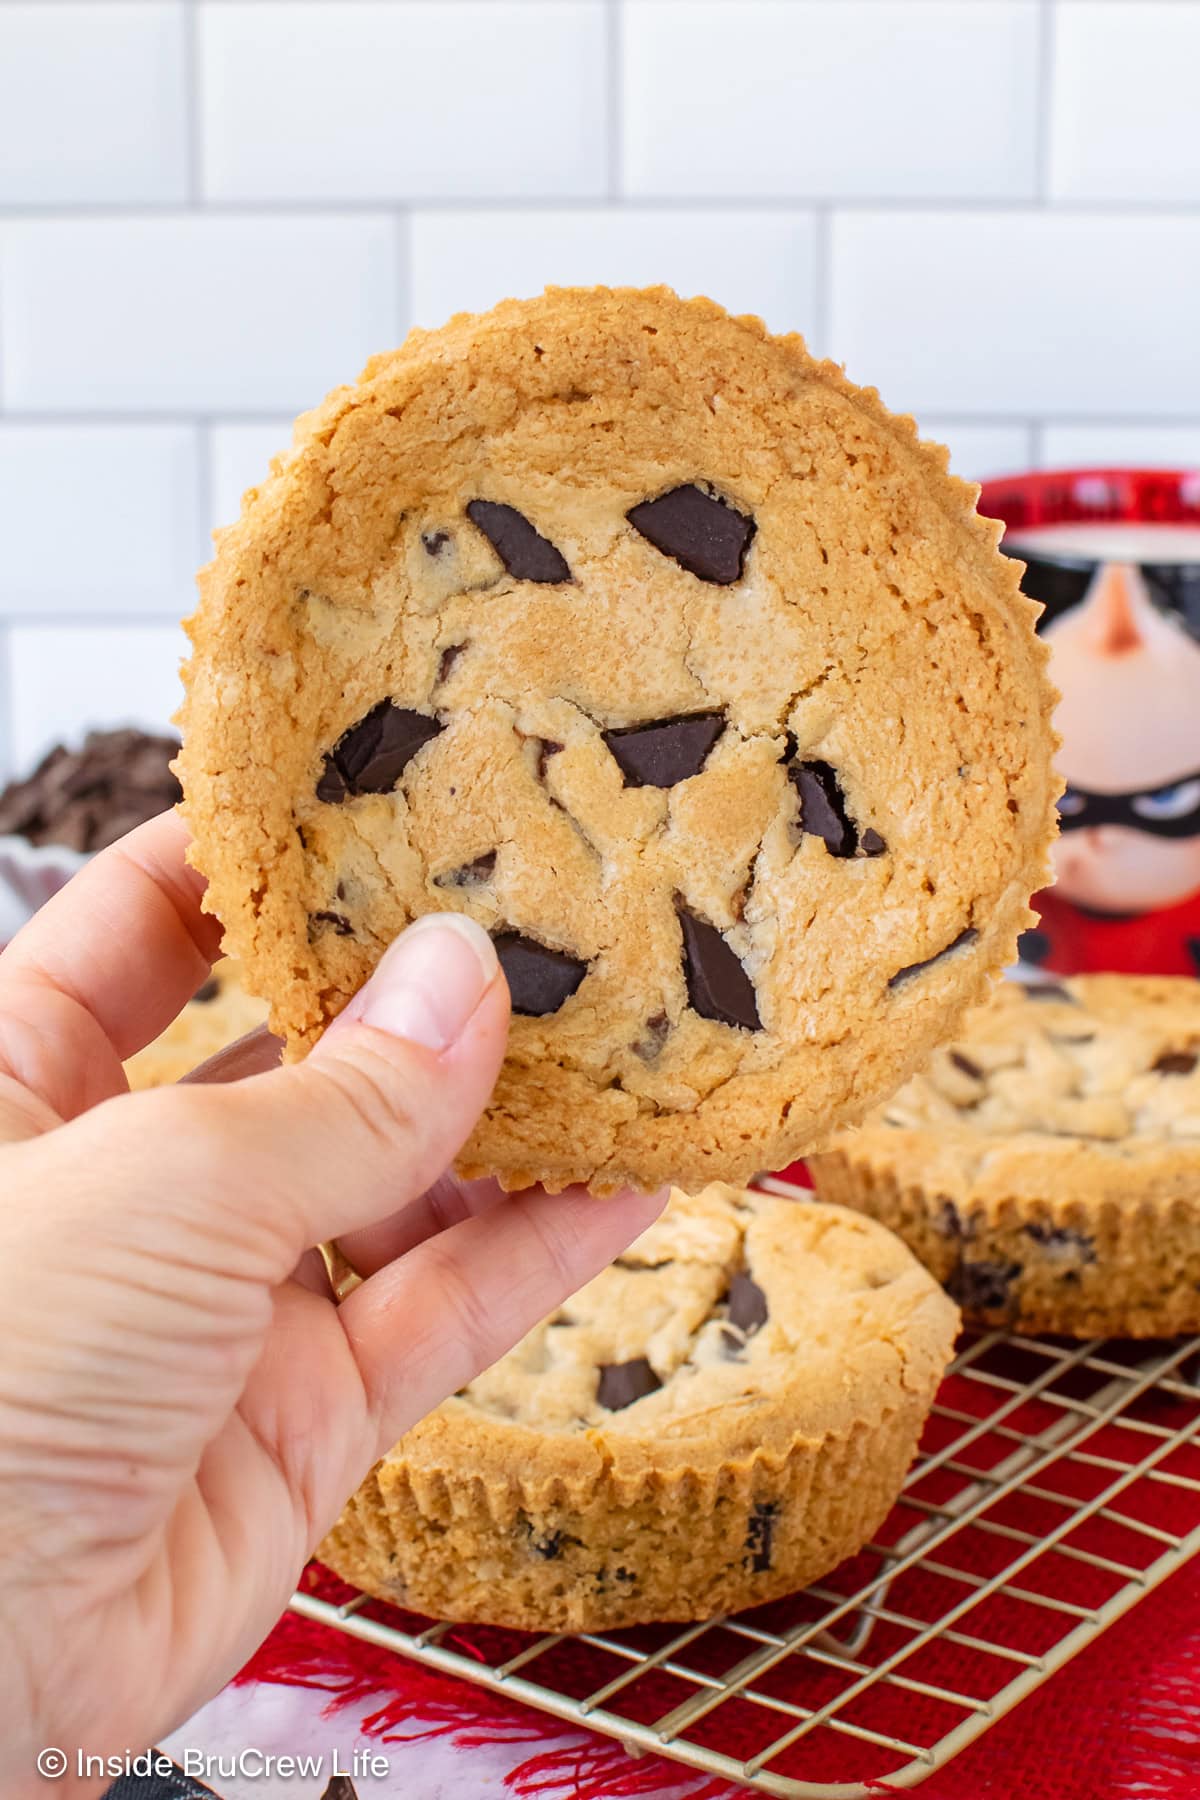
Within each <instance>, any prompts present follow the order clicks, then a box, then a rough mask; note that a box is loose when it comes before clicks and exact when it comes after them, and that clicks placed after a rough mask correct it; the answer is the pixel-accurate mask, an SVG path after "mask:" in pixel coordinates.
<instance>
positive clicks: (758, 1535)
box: [744, 1500, 779, 1575]
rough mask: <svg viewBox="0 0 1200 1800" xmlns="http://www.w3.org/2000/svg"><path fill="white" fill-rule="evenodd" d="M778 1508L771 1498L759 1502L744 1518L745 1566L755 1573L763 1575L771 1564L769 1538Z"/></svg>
mask: <svg viewBox="0 0 1200 1800" xmlns="http://www.w3.org/2000/svg"><path fill="white" fill-rule="evenodd" d="M778 1517H779V1508H778V1506H777V1505H776V1504H775V1502H774V1501H773V1500H769V1501H766V1502H759V1504H757V1505H756V1506H755V1507H754V1508H753V1510H752V1511H751V1514H750V1517H749V1518H748V1519H747V1520H746V1555H745V1558H744V1561H745V1563H746V1566H747V1567H748V1568H749V1569H750V1570H751V1571H752V1572H753V1573H754V1574H755V1575H764V1574H765V1573H766V1571H767V1570H768V1569H769V1568H770V1566H771V1540H772V1538H773V1537H774V1535H775V1521H776V1519H777V1518H778Z"/></svg>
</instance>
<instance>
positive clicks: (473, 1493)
mask: <svg viewBox="0 0 1200 1800" xmlns="http://www.w3.org/2000/svg"><path fill="white" fill-rule="evenodd" d="M957 1320H958V1314H957V1311H956V1309H955V1308H954V1307H953V1306H952V1305H951V1303H950V1301H949V1300H948V1299H947V1298H946V1296H945V1294H944V1293H943V1292H942V1290H941V1289H940V1288H939V1287H938V1286H937V1284H936V1282H934V1281H933V1280H932V1279H931V1278H930V1276H929V1275H928V1274H927V1273H926V1271H925V1270H924V1269H922V1268H921V1267H920V1265H919V1264H918V1263H917V1261H916V1259H915V1258H914V1257H913V1256H912V1255H910V1253H909V1252H908V1251H907V1250H906V1249H905V1247H904V1245H903V1244H901V1243H900V1242H899V1240H898V1239H896V1238H895V1237H893V1236H892V1235H891V1233H890V1232H887V1231H884V1230H883V1229H882V1228H881V1227H880V1226H878V1225H876V1224H874V1223H873V1222H872V1221H871V1220H869V1219H864V1218H862V1217H861V1216H860V1215H858V1214H855V1213H849V1212H846V1211H845V1210H843V1209H842V1208H840V1207H832V1206H823V1205H820V1204H817V1203H815V1202H813V1203H804V1202H798V1201H791V1200H780V1199H775V1198H772V1197H770V1196H768V1195H764V1194H754V1193H744V1192H741V1191H738V1190H736V1189H733V1188H727V1187H722V1186H713V1187H710V1188H707V1189H706V1190H705V1191H704V1192H703V1193H701V1194H699V1195H696V1196H695V1197H691V1198H689V1197H688V1196H686V1195H683V1194H680V1193H678V1192H676V1193H675V1194H674V1195H673V1196H672V1199H671V1203H670V1205H669V1207H668V1209H667V1211H666V1212H665V1213H664V1215H663V1217H662V1218H661V1219H660V1220H659V1221H658V1223H657V1224H655V1225H653V1226H652V1227H651V1228H650V1230H649V1231H648V1232H646V1233H645V1234H644V1236H642V1237H641V1238H639V1239H638V1241H637V1242H636V1243H635V1244H634V1245H633V1247H632V1248H631V1249H629V1250H627V1251H626V1253H625V1255H624V1256H623V1257H621V1258H620V1259H619V1260H618V1261H617V1262H615V1263H614V1264H612V1265H611V1267H609V1268H608V1269H606V1270H605V1271H604V1273H603V1274H601V1275H599V1276H597V1278H596V1279H595V1280H594V1281H592V1282H590V1283H589V1284H588V1286H587V1287H585V1288H583V1289H582V1290H581V1292H579V1293H578V1294H576V1295H574V1297H573V1298H572V1299H571V1300H569V1301H568V1302H567V1304H566V1305H565V1306H564V1307H563V1308H562V1310H561V1311H560V1312H558V1313H555V1314H554V1315H553V1317H552V1318H549V1319H547V1320H545V1321H544V1323H543V1324H541V1325H539V1326H538V1327H537V1328H536V1329H535V1330H534V1331H532V1332H530V1334H529V1336H528V1337H526V1338H525V1339H524V1340H523V1341H522V1342H521V1343H520V1344H518V1345H517V1347H516V1348H515V1349H514V1350H511V1351H510V1352H509V1354H508V1355H507V1356H505V1357H503V1358H502V1359H501V1360H500V1361H499V1362H498V1363H496V1364H495V1366H494V1367H493V1368H491V1369H488V1370H487V1371H486V1373H484V1374H483V1375H480V1376H479V1377H478V1379H477V1380H475V1381H473V1382H471V1384H470V1385H469V1386H468V1387H466V1388H464V1389H463V1390H462V1391H461V1392H460V1393H459V1394H456V1395H455V1396H454V1397H453V1399H450V1400H447V1401H446V1402H445V1404H444V1405H442V1406H440V1407H438V1409H437V1411H436V1412H434V1413H433V1414H431V1416H430V1417H429V1418H427V1419H425V1420H423V1421H422V1422H421V1423H420V1424H419V1425H417V1426H415V1427H414V1428H413V1430H412V1431H410V1432H409V1433H408V1434H407V1436H405V1437H404V1438H403V1439H402V1440H401V1442H400V1443H399V1444H398V1445H397V1446H396V1448H395V1449H394V1450H393V1451H392V1452H391V1453H390V1455H388V1456H385V1457H384V1458H383V1460H382V1461H381V1462H380V1463H379V1464H377V1466H376V1468H375V1469H374V1471H373V1472H372V1474H371V1475H370V1477H369V1478H368V1479H367V1481H366V1482H364V1484H363V1486H362V1487H361V1488H360V1489H359V1491H358V1493H357V1494H356V1495H355V1496H354V1497H353V1499H352V1500H351V1501H350V1502H349V1504H348V1505H347V1507H346V1509H345V1511H344V1513H343V1515H342V1518H341V1520H340V1522H339V1524H338V1525H337V1526H336V1528H335V1529H334V1531H333V1532H332V1533H331V1534H330V1536H329V1537H328V1538H327V1539H326V1541H325V1543H324V1545H323V1546H322V1548H321V1550H320V1551H319V1553H318V1554H319V1555H320V1556H321V1557H322V1559H323V1560H324V1561H325V1562H326V1563H328V1565H329V1566H330V1567H331V1568H332V1569H334V1570H335V1571H336V1572H337V1573H338V1574H339V1575H341V1576H342V1577H343V1578H344V1579H345V1580H347V1581H350V1582H353V1583H354V1584H355V1585H356V1586H358V1587H361V1588H364V1589H366V1590H367V1591H368V1592H370V1593H373V1594H377V1595H379V1596H380V1597H381V1598H384V1599H390V1600H395V1601H397V1602H400V1603H402V1604H403V1605H405V1606H408V1607H411V1608H413V1609H414V1610H416V1611H419V1612H425V1613H433V1614H437V1615H438V1616H440V1617H443V1618H450V1619H472V1620H482V1621H484V1622H490V1623H496V1624H504V1625H513V1626H520V1627H524V1628H529V1629H537V1630H545V1631H557V1630H566V1631H581V1630H588V1629H591V1628H594V1627H599V1626H607V1625H630V1624H636V1623H639V1622H641V1621H646V1620H652V1619H699V1618H707V1617H710V1616H711V1615H713V1614H715V1613H718V1612H723V1611H725V1610H727V1609H732V1608H736V1607H741V1606H749V1605H754V1604H756V1603H757V1602H758V1601H761V1600H769V1599H772V1598H773V1597H775V1596H776V1595H779V1594H784V1593H788V1592H790V1591H791V1590H793V1589H795V1588H798V1587H803V1586H805V1585H806V1584H807V1583H809V1582H812V1581H815V1580H816V1579H817V1578H818V1577H819V1576H821V1575H823V1574H825V1573H826V1571H827V1570H829V1569H831V1568H833V1567H834V1566H835V1565H836V1564H838V1563H839V1562H841V1561H843V1560H844V1558H846V1557H848V1556H850V1555H852V1554H853V1553H854V1552H855V1551H856V1550H858V1549H859V1548H860V1547H861V1546H862V1545H863V1544H864V1543H865V1542H866V1541H867V1540H868V1539H869V1538H870V1537H871V1535H872V1534H873V1532H874V1531H875V1530H876V1528H877V1527H878V1526H879V1524H880V1523H881V1521H882V1520H883V1519H884V1518H885V1517H886V1515H887V1513H888V1511H889V1510H890V1508H891V1506H892V1504H893V1502H894V1501H895V1498H896V1495H897V1494H898V1492H899V1490H900V1486H901V1483H902V1481H903V1479H904V1475H905V1472H906V1471H907V1469H908V1466H909V1464H910V1462H911V1461H912V1458H913V1455H914V1453H915V1451H916V1448H917V1440H918V1438H919V1436H920V1432H921V1427H922V1424H923V1422H924V1420H925V1417H926V1414H927V1412H928V1410H929V1407H930V1405H931V1404H932V1401H933V1397H934V1394H935V1391H936V1389H937V1385H938V1382H939V1381H940V1379H941V1376H942V1372H943V1370H944V1368H945V1366H946V1364H947V1362H948V1361H949V1359H950V1355H951V1352H952V1349H953V1345H954V1336H955V1329H956V1325H957Z"/></svg>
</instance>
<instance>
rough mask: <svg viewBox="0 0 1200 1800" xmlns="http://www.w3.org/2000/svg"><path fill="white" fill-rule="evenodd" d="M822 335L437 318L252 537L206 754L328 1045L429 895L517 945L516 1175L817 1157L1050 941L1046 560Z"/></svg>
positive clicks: (290, 1028) (230, 615) (505, 1080)
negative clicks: (1009, 529) (1000, 972)
mask: <svg viewBox="0 0 1200 1800" xmlns="http://www.w3.org/2000/svg"><path fill="white" fill-rule="evenodd" d="M973 500H974V490H973V489H970V488H968V487H966V486H964V485H963V484H962V483H960V482H958V481H955V480H953V479H951V478H950V476H948V475H947V473H946V454H945V452H944V451H943V450H941V449H938V448H936V447H933V446H930V445H923V444H921V443H919V442H918V440H917V437H916V434H915V431H914V428H913V425H912V423H911V421H910V420H903V419H895V418H893V417H891V416H890V415H889V414H888V413H887V412H886V411H885V410H884V408H883V407H882V406H881V405H880V403H879V401H878V399H877V397H876V395H875V394H874V393H873V392H872V391H869V390H862V389H858V388H855V387H853V386H851V384H850V383H849V382H847V381H846V380H845V379H844V377H843V375H842V373H841V371H840V370H839V369H837V368H835V367H834V366H833V365H832V364H829V363H816V362H813V361H812V360H811V358H809V356H808V355H807V354H806V352H805V350H804V346H803V344H802V342H801V340H800V339H799V338H794V337H793V338H772V337H770V336H768V334H767V332H766V331H765V330H764V328H763V326H762V325H761V324H760V323H759V322H758V321H757V320H754V319H734V318H730V317H728V316H727V315H726V314H724V313H723V312H722V311H721V310H720V309H719V308H718V307H716V306H714V305H712V304H711V303H710V302H708V301H692V302H686V303H685V302H683V301H680V300H679V299H677V298H676V297H675V295H673V294H672V293H670V292H669V291H668V290H666V289H654V290H650V291H648V292H634V291H610V290H603V289H601V290H572V291H551V292H549V293H548V294H546V295H545V296H543V297H542V298H541V299H539V300H535V301H529V302H515V301H509V302H506V303H505V304H504V305H502V306H500V307H497V308H496V310H495V311H494V312H492V313H489V314H486V315H484V316H483V317H480V318H469V317H467V316H465V315H464V316H460V317H458V318H456V319H454V320H452V321H451V323H450V324H449V325H447V326H446V327H445V328H444V329H443V330H441V331H436V332H423V331H417V332H414V333H413V334H412V335H411V336H410V338H409V339H408V341H407V343H406V344H405V345H404V347H403V348H402V349H401V350H399V351H396V352H394V353H393V354H390V355H385V356H379V357H377V358H375V359H374V361H372V362H371V363H370V364H368V366H367V368H366V370H365V372H364V374H363V376H362V378H361V380H360V381H359V383H358V384H357V386H355V387H352V388H342V389H339V390H338V391H337V392H335V393H334V394H332V395H331V396H330V397H329V398H328V399H327V400H326V402H325V403H324V405H323V406H321V407H320V408H319V409H318V410H317V411H316V412H314V413H311V414H309V415H308V416H307V417H306V418H304V419H302V420H301V421H300V424H299V426H298V428H297V434H296V439H295V444H294V446H293V448H292V449H291V451H290V452H289V453H288V454H286V455H285V456H284V457H282V458H281V459H278V460H277V461H276V463H275V464H274V465H273V471H272V474H271V476H270V477H269V479H268V480H266V481H265V482H264V483H263V485H262V486H261V487H259V488H256V489H253V490H251V492H250V493H248V494H247V495H246V498H245V502H244V506H243V512H242V516H241V519H240V520H239V521H238V523H237V524H236V525H233V526H232V527H230V528H229V529H228V530H227V531H224V532H222V533H220V534H219V536H218V540H217V555H216V560H215V562H214V563H213V564H212V566H211V567H210V568H208V569H207V570H205V571H204V573H203V575H202V577H201V603H200V608H199V611H198V612H197V614H196V616H195V618H194V619H193V620H192V622H191V627H190V630H191V636H192V640H193V643H194V646H195V652H194V655H193V657H192V660H191V663H190V666H189V669H188V672H187V684H188V699H187V704H186V707H185V709H184V712H183V715H182V717H183V724H184V737H185V744H184V750H183V754H182V758H181V762H180V765H179V766H180V769H181V771H182V775H183V781H184V787H185V791H186V810H187V816H188V818H189V821H190V823H191V826H192V830H193V832H194V834H195V840H196V842H195V860H196V864H197V866H198V867H199V868H200V869H202V870H203V871H204V873H205V874H206V875H207V876H208V878H209V882H210V886H209V898H208V903H209V905H210V906H211V907H212V908H213V909H214V910H215V911H216V912H217V913H218V914H219V915H220V917H221V919H222V920H223V921H224V924H225V927H226V942H227V946H228V948H229V949H230V951H231V952H233V953H235V954H236V955H237V956H238V957H239V958H240V959H241V961H242V963H243V965H244V968H245V970H246V979H247V981H248V982H249V984H250V986H251V987H252V988H253V989H254V990H255V991H257V992H261V993H263V994H265V995H266V996H267V997H268V998H269V1000H270V1001H271V1006H272V1020H273V1025H274V1028H275V1029H276V1030H277V1031H278V1032H279V1033H280V1034H281V1035H284V1036H285V1037H286V1038H287V1039H288V1041H289V1044H290V1047H291V1053H292V1054H299V1053H302V1052H303V1051H304V1049H305V1048H306V1047H308V1046H310V1045H311V1044H312V1043H314V1042H315V1040H316V1039H317V1038H318V1037H319V1036H320V1034H321V1032H322V1031H323V1030H324V1028H325V1026H326V1025H327V1024H328V1023H329V1021H330V1019H332V1018H333V1017H334V1015H335V1014H336V1013H337V1012H338V1010H339V1009H340V1008H341V1007H342V1006H343V1005H344V1004H345V1003H346V1001H347V999H348V998H349V996H350V995H351V994H352V993H353V992H354V991H355V990H356V988H357V987H359V986H360V984H361V983H362V982H363V981H364V980H365V979H366V977H367V975H368V974H369V973H370V971H371V969H372V968H373V967H374V965H375V963H376V962H377V960H378V958H379V956H380V955H381V953H382V951H383V949H384V948H385V946H386V945H387V944H388V943H389V942H390V940H391V939H392V938H394V937H395V935H396V934H397V933H398V932H399V931H400V930H401V929H402V928H403V927H404V926H405V924H407V923H408V922H409V921H410V920H411V919H412V918H414V917H415V916H416V915H418V914H420V913H424V912H428V911H430V910H431V909H434V908H457V909H459V910H462V911H464V912H468V913H470V914H471V915H472V916H473V917H474V918H476V919H477V920H479V921H480V922H481V923H482V924H483V925H484V926H485V927H486V928H487V929H488V930H489V931H490V932H491V933H492V934H493V936H494V938H495V942H496V947H497V950H498V952H499V955H500V960H501V963H502V965H503V967H504V970H505V973H506V975H507V977H508V982H509V987H510V989H511V992H512V1001H513V1010H514V1013H515V1018H514V1020H513V1026H512V1032H511V1037H510V1041H509V1050H508V1057H507V1061H506V1063H505V1065H504V1069H503V1072H502V1074H501V1076H500V1080H499V1082H498V1084H497V1087H496V1091H495V1094H494V1097H493V1099H492V1102H491V1105H490V1107H489V1108H488V1111H487V1113H486V1114H485V1116H484V1118H483V1120H482V1121H481V1123H480V1125H479V1127H478V1129H477V1130H476V1132H475V1133H474V1135H473V1137H472V1138H471V1140H470V1142H469V1144H468V1145H467V1148H466V1150H465V1151H464V1153H463V1159H462V1165H461V1166H462V1167H463V1168H464V1170H466V1171H470V1172H472V1173H481V1172H491V1173H495V1174H497V1175H498V1176H499V1177H500V1179H501V1180H502V1181H503V1182H505V1183H506V1184H507V1185H509V1186H517V1185H522V1184H525V1183H528V1182H530V1181H533V1180H535V1179H540V1180H543V1181H545V1182H546V1183H547V1185H549V1186H551V1187H554V1188H558V1187H561V1186H563V1185H564V1184H565V1183H566V1182H568V1181H572V1180H580V1181H586V1182H589V1183H590V1184H591V1185H592V1187H593V1188H594V1189H595V1190H596V1191H597V1192H603V1191H606V1190H611V1189H612V1188H614V1187H616V1186H617V1185H619V1184H621V1183H624V1182H633V1183H639V1184H643V1185H645V1184H650V1183H656V1182H658V1181H661V1180H667V1179H675V1180H679V1181H680V1182H682V1183H683V1184H685V1185H687V1186H689V1187H693V1188H695V1187H699V1186H701V1185H703V1183H704V1181H706V1180H708V1179H710V1178H712V1177H714V1176H717V1177H724V1178H737V1179H742V1178H745V1177H746V1176H747V1175H749V1174H750V1173H752V1172H753V1171H754V1170H756V1169H758V1168H762V1167H767V1166H781V1165H782V1164H783V1163H784V1162H786V1161H788V1160H789V1159H790V1158H792V1157H794V1156H795V1155H797V1154H798V1153H800V1152H801V1151H802V1150H804V1149H806V1148H811V1147H812V1146H813V1144H814V1143H815V1142H816V1141H817V1140H818V1139H820V1138H821V1137H822V1136H823V1135H824V1134H825V1133H826V1132H827V1131H828V1130H829V1129H830V1128H831V1127H832V1126H835V1125H837V1124H838V1123H840V1122H844V1121H847V1120H853V1119H856V1118H858V1117H860V1116H861V1114H862V1112H863V1111H864V1110H865V1108H866V1107H867V1106H868V1105H869V1104H870V1103H871V1101H872V1100H874V1099H877V1098H879V1096H880V1095H882V1094H884V1093H887V1092H890V1091H891V1090H892V1089H893V1088H894V1087H895V1085H896V1084H897V1083H898V1082H899V1081H900V1080H901V1079H902V1078H903V1077H904V1076H905V1075H906V1074H908V1073H909V1072H910V1071H911V1070H912V1069H913V1068H914V1067H915V1066H916V1064H917V1062H918V1060H919V1059H920V1057H921V1056H922V1055H923V1054H924V1053H925V1052H927V1050H928V1049H929V1047H930V1045H931V1044H932V1043H933V1042H934V1041H935V1040H936V1039H937V1038H938V1037H939V1036H942V1035H944V1034H945V1033H946V1032H947V1031H948V1030H949V1029H950V1028H951V1027H952V1025H953V1023H954V1021H955V1019H956V1017H957V1016H958V1013H959V1011H960V1010H961V1008H962V1007H963V1006H964V1005H965V1004H966V1003H967V1002H969V1001H970V1000H971V999H973V998H976V997H978V996H979V995H980V993H981V992H982V991H983V989H984V986H985V982H986V978H987V976H988V975H989V973H991V972H994V971H995V970H997V969H998V968H1000V967H1001V966H1002V965H1003V964H1004V963H1006V962H1007V961H1009V960H1010V959H1011V957H1012V955H1013V948H1014V944H1015V940H1016V934H1017V932H1018V931H1019V930H1020V929H1021V928H1022V927H1023V926H1025V925H1027V924H1028V923H1030V921H1031V918H1032V915H1031V914H1030V912H1029V910H1028V907H1027V904H1026V902H1027V899H1028V896H1029V894H1030V893H1031V891H1032V890H1033V889H1035V888H1037V887H1038V886H1040V885H1041V884H1042V882H1043V880H1044V877H1045V873H1046V852H1047V846H1048V843H1049V841H1050V837H1051V833H1052V829H1053V818H1054V796H1055V794H1056V792H1057V784H1056V782H1055V781H1054V779H1053V777H1052V775H1051V772H1050V767H1049V756H1050V750H1051V747H1052V733H1051V729H1050V724H1049V713H1050V706H1051V691H1050V689H1049V687H1048V686H1047V683H1046V679H1045V675H1044V651H1043V649H1042V648H1041V647H1040V646H1039V645H1038V644H1037V642H1036V639H1035V637H1034V632H1033V620H1034V616H1035V609H1034V607H1033V605H1032V603H1031V602H1029V601H1027V600H1026V599H1025V598H1024V597H1023V596H1022V595H1021V593H1020V591H1019V588H1018V573H1019V569H1018V565H1017V564H1015V563H1013V562H1012V561H1010V560H1008V559H1006V558H1005V557H1003V556H1001V555H1000V554H999V553H998V551H997V549H996V540H997V537H998V535H999V527H998V526H996V525H994V524H991V523H990V522H987V521H984V520H981V519H979V518H978V517H977V516H976V515H975V512H974V509H973Z"/></svg>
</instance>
